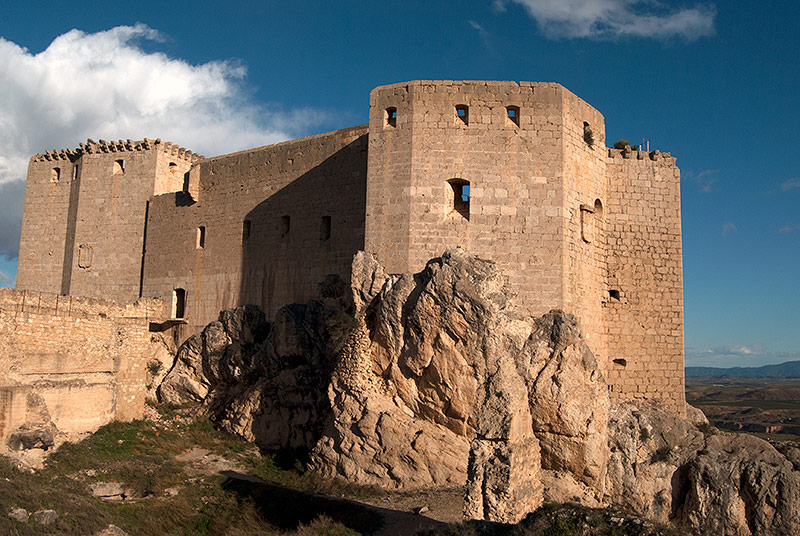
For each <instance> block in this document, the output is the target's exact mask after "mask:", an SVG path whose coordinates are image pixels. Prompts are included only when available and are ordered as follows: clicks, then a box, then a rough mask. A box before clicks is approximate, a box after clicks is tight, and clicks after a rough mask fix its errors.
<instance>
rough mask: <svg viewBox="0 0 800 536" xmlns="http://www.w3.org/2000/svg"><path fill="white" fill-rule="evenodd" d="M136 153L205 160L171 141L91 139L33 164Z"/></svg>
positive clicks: (39, 157) (37, 157)
mask: <svg viewBox="0 0 800 536" xmlns="http://www.w3.org/2000/svg"><path fill="white" fill-rule="evenodd" d="M136 151H162V152H163V153H164V154H168V155H170V156H173V157H175V158H179V159H182V160H185V161H187V162H189V163H195V162H199V161H200V160H203V156H202V155H199V154H197V153H194V152H192V151H190V150H189V149H186V148H184V147H181V146H180V145H177V144H174V143H172V142H169V141H161V138H156V139H155V140H151V139H148V138H144V139H143V140H136V141H134V140H131V139H128V140H118V141H106V140H100V141H94V140H92V139H91V138H90V139H87V140H86V143H81V144H79V147H78V148H77V149H60V150H59V149H57V150H53V151H45V152H44V153H39V154H36V155H34V156H33V157H32V158H31V161H33V162H52V161H58V160H69V161H71V162H74V161H75V160H77V159H78V158H79V157H81V156H82V155H85V154H101V153H126V152H136Z"/></svg>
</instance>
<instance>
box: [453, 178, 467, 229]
mask: <svg viewBox="0 0 800 536" xmlns="http://www.w3.org/2000/svg"><path fill="white" fill-rule="evenodd" d="M448 183H449V184H450V188H452V189H453V211H454V212H457V213H458V214H461V216H463V217H464V219H466V220H469V198H470V191H469V181H465V180H463V179H452V180H450V181H448Z"/></svg>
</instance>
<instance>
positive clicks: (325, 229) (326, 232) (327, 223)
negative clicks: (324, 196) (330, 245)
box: [320, 216, 331, 240]
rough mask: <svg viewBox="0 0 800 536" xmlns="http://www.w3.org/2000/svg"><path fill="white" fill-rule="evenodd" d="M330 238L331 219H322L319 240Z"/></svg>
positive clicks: (326, 217) (325, 217) (327, 217)
mask: <svg viewBox="0 0 800 536" xmlns="http://www.w3.org/2000/svg"><path fill="white" fill-rule="evenodd" d="M330 237H331V217H330V216H323V217H322V227H321V228H320V239H322V240H328V239H330Z"/></svg>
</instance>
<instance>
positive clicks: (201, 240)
mask: <svg viewBox="0 0 800 536" xmlns="http://www.w3.org/2000/svg"><path fill="white" fill-rule="evenodd" d="M204 247H206V228H205V227H204V226H202V225H201V226H200V227H198V228H197V249H203V248H204Z"/></svg>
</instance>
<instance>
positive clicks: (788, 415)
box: [686, 375, 800, 441]
mask: <svg viewBox="0 0 800 536" xmlns="http://www.w3.org/2000/svg"><path fill="white" fill-rule="evenodd" d="M686 401H687V402H688V403H690V404H692V405H693V406H695V407H698V408H700V409H701V410H703V413H705V414H706V417H708V419H709V420H710V421H711V422H713V423H714V425H715V426H717V427H718V428H721V429H723V430H731V431H735V432H736V431H742V432H750V433H753V434H755V435H758V436H759V437H762V438H764V439H769V440H773V441H782V440H797V439H800V378H776V377H760V378H759V377H743V376H732V375H726V376H720V377H709V376H697V377H692V376H687V378H686Z"/></svg>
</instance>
